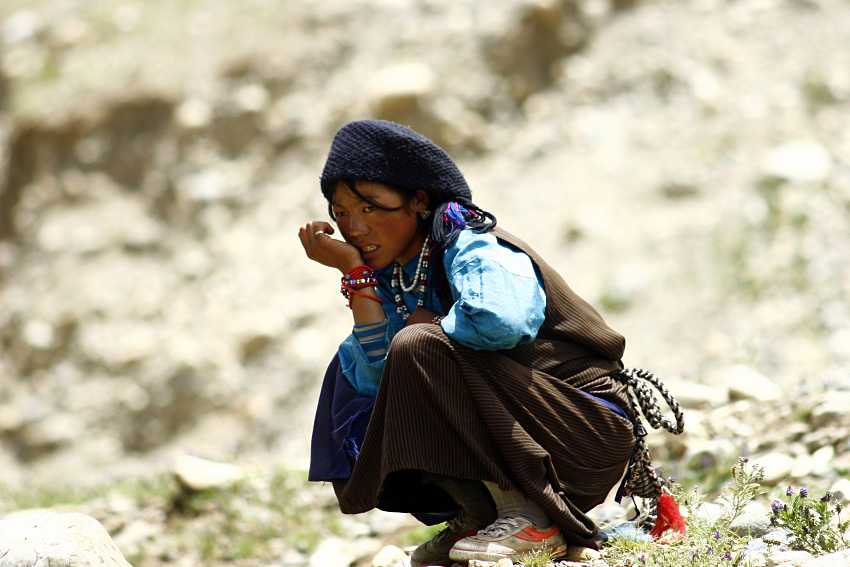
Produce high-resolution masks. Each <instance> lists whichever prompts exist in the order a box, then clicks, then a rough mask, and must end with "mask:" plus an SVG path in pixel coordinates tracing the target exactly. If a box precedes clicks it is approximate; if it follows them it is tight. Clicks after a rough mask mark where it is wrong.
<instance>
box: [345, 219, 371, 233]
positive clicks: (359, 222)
mask: <svg viewBox="0 0 850 567" xmlns="http://www.w3.org/2000/svg"><path fill="white" fill-rule="evenodd" d="M348 220H349V223H348V231H349V232H350V233H351V235H352V236H362V235H364V234H366V233H367V232H369V226H368V225H367V224H366V222H365V220H364V219H363V217H360V216H359V215H351V216H349V217H348Z"/></svg>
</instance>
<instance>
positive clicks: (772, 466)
mask: <svg viewBox="0 0 850 567" xmlns="http://www.w3.org/2000/svg"><path fill="white" fill-rule="evenodd" d="M750 460H751V461H752V462H753V463H755V464H757V465H761V466H762V467H764V479H763V480H762V483H763V484H765V485H766V486H775V485H777V484H779V483H780V482H781V481H782V480H784V479H786V478H788V476H789V475H790V474H791V471H792V470H793V468H794V463H795V462H796V461H795V459H794V457H792V456H791V455H788V454H786V453H782V452H779V451H775V452H772V453H766V454H764V455H760V456H756V457H753V458H752V459H750Z"/></svg>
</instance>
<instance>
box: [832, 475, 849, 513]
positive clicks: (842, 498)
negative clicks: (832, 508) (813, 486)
mask: <svg viewBox="0 0 850 567" xmlns="http://www.w3.org/2000/svg"><path fill="white" fill-rule="evenodd" d="M829 491H830V492H832V494H833V497H834V498H835V500H836V501H837V502H841V503H842V504H843V505H845V506H846V505H847V504H850V479H847V478H842V479H839V480H837V481H836V482H835V483H834V484H833V485H832V486H831V487H830V488H829Z"/></svg>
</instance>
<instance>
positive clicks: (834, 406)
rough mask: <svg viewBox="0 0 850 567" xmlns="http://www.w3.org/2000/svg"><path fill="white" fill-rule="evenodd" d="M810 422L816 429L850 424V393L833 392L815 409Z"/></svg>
mask: <svg viewBox="0 0 850 567" xmlns="http://www.w3.org/2000/svg"><path fill="white" fill-rule="evenodd" d="M809 422H810V423H811V424H812V427H815V428H821V427H826V426H830V425H832V426H835V425H840V424H841V423H842V422H845V423H846V422H850V392H831V393H830V395H829V397H827V398H826V399H825V400H824V401H823V402H821V403H820V404H818V405H817V406H815V407H814V409H813V410H812V414H811V416H810V417H809Z"/></svg>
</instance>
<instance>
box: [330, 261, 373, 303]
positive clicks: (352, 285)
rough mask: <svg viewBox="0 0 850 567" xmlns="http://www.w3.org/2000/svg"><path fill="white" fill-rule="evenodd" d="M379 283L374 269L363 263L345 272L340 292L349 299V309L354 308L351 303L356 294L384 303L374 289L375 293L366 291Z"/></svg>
mask: <svg viewBox="0 0 850 567" xmlns="http://www.w3.org/2000/svg"><path fill="white" fill-rule="evenodd" d="M377 285H378V280H377V279H375V275H374V273H373V272H372V269H371V268H370V267H369V266H367V265H365V264H361V265H359V266H355V267H354V268H352V269H350V270H348V271H347V272H345V273H343V275H342V280H341V283H340V288H339V292H340V293H341V294H342V296H343V297H345V298H346V299H347V300H348V308H349V309H351V308H352V307H351V304H352V301H353V299H354V296H355V295H359V296H360V297H365V298H367V299H371V300H373V301H377V302H378V303H383V301H381V299H380V298H379V297H378V296H377V294H376V293H374V291H373V293H364V291H365V290H366V289H368V288H373V290H374V287H375V286H377Z"/></svg>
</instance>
